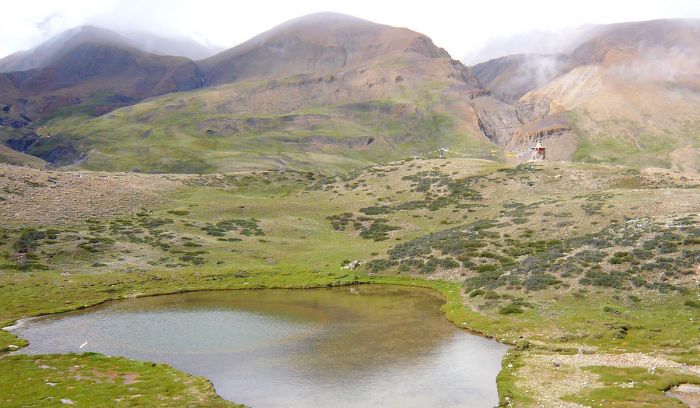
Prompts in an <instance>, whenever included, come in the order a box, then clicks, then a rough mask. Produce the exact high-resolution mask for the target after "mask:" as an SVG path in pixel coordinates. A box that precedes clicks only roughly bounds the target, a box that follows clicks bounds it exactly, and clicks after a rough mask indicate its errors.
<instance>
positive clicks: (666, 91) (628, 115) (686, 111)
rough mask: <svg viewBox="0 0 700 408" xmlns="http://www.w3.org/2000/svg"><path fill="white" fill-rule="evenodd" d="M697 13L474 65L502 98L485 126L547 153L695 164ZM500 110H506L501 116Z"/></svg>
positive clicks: (699, 122)
mask: <svg viewBox="0 0 700 408" xmlns="http://www.w3.org/2000/svg"><path fill="white" fill-rule="evenodd" d="M698 51H700V21H697V20H655V21H645V22H632V23H621V24H612V25H608V26H603V27H599V28H598V29H597V31H596V34H595V35H594V36H592V37H591V38H590V39H588V40H586V41H584V42H582V43H581V44H579V45H578V46H577V47H575V48H574V49H573V50H572V51H571V52H570V53H568V54H558V55H516V56H507V57H502V58H498V59H494V60H490V61H487V62H484V63H481V64H478V65H476V66H474V67H473V72H474V74H475V75H476V77H477V78H478V79H479V81H480V82H481V83H482V84H483V85H484V86H485V87H486V88H488V89H490V90H491V91H492V94H493V97H495V98H497V99H498V102H495V103H494V101H488V103H489V104H492V105H494V108H493V109H491V110H487V111H484V112H482V114H481V115H480V121H482V122H483V123H484V124H485V125H484V126H482V127H483V128H484V129H486V133H487V135H488V136H489V137H490V138H491V139H492V140H494V141H495V142H497V143H499V144H501V145H503V146H505V147H506V148H508V149H511V150H515V151H520V152H524V151H525V150H527V147H528V146H531V145H532V143H534V141H535V140H536V139H539V138H544V139H545V145H548V147H550V148H551V149H550V150H551V153H552V155H553V156H552V157H553V158H556V159H563V160H583V161H593V162H596V161H604V162H613V163H625V164H629V165H637V166H639V165H643V166H659V167H671V168H676V169H680V170H689V171H698V170H700V155H699V153H700V150H698V148H699V147H700V139H699V138H698V136H697V129H698V128H699V127H700V104H698V102H700V87H699V85H700V79H699V77H698V72H700V59H698V57H697V55H698ZM503 118H506V120H504V119H503Z"/></svg>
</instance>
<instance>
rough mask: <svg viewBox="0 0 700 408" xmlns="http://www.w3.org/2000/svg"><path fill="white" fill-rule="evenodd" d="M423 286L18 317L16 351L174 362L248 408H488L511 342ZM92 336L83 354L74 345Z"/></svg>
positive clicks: (179, 299)
mask: <svg viewBox="0 0 700 408" xmlns="http://www.w3.org/2000/svg"><path fill="white" fill-rule="evenodd" d="M442 303H443V300H442V298H441V297H440V296H439V295H437V294H436V293H435V292H433V291H430V290H427V289H417V288H407V287H396V286H384V285H377V286H357V287H342V288H329V289H310V290H249V291H240V290H238V291H210V292H192V293H184V294H177V295H166V296H156V297H148V298H139V299H131V300H124V301H115V302H110V303H106V304H103V305H101V306H96V307H93V308H89V309H85V310H81V311H77V312H70V313H64V314H60V315H54V316H46V317H40V318H34V319H27V320H24V321H22V322H21V323H20V324H19V326H18V327H17V328H16V329H15V330H14V332H15V333H16V334H17V335H19V336H20V337H23V338H26V339H28V340H29V341H30V346H29V347H27V348H26V349H24V350H22V352H23V353H32V354H38V353H42V354H43V353H66V352H85V351H94V352H99V353H104V354H109V355H121V356H127V357H131V358H134V359H139V360H150V361H156V362H161V363H167V364H170V365H172V366H174V367H176V368H178V369H180V370H182V371H185V372H188V373H191V374H196V375H201V376H204V377H206V378H208V379H209V380H211V381H212V383H213V384H214V386H215V387H216V391H217V392H218V393H219V394H220V395H221V396H223V397H224V398H227V399H229V400H232V401H235V402H239V403H244V404H247V405H250V406H252V407H261V408H264V407H330V406H333V407H493V406H495V405H497V403H498V395H497V392H496V375H497V374H498V371H499V370H500V367H501V359H502V358H503V355H504V353H505V351H506V346H504V345H502V344H499V343H496V342H494V341H491V340H487V339H484V338H481V337H478V336H474V335H471V334H469V333H467V332H465V331H463V330H460V329H458V328H457V327H455V326H453V325H452V324H451V323H449V322H448V321H447V319H445V317H444V315H443V314H442V312H440V306H441V305H442ZM85 341H87V345H85V346H84V347H83V348H82V349H80V348H79V347H80V345H81V344H83V343H84V342H85Z"/></svg>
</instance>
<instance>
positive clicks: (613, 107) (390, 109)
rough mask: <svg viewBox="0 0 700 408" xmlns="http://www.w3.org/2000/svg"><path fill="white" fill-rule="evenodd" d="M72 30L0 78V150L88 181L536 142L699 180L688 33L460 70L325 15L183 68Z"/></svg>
mask: <svg viewBox="0 0 700 408" xmlns="http://www.w3.org/2000/svg"><path fill="white" fill-rule="evenodd" d="M84 30H87V31H86V32H87V33H89V34H90V36H89V37H91V38H95V39H97V40H96V41H88V40H87V39H86V35H80V34H75V33H73V36H72V37H71V36H67V35H66V36H67V37H66V36H64V37H62V39H61V38H59V39H54V40H53V41H52V42H49V43H47V44H46V45H44V46H40V47H38V48H37V49H36V50H34V54H36V55H35V58H34V59H33V60H32V59H27V60H26V61H30V62H31V61H34V63H35V64H36V61H39V60H41V61H42V62H41V64H43V65H41V67H38V68H35V69H31V70H28V71H20V72H10V73H5V74H2V75H0V87H2V90H3V92H2V93H1V94H0V103H2V104H3V106H6V107H9V108H8V109H9V111H8V112H5V113H6V115H5V114H0V116H3V115H5V116H3V117H7V116H8V115H9V116H11V117H12V118H10V119H7V118H5V119H3V120H4V123H5V124H4V125H3V127H0V134H1V135H2V140H3V142H4V144H5V146H7V147H10V148H15V147H16V146H21V147H22V149H21V150H19V152H20V153H27V154H30V155H33V156H36V157H40V158H41V159H43V160H46V161H47V162H49V163H50V164H52V165H54V166H63V165H70V164H76V163H80V165H81V166H83V167H86V168H90V169H99V170H135V171H145V172H173V171H174V172H209V171H217V170H226V171H234V170H242V169H250V168H265V169H269V168H275V169H282V168H293V169H300V170H301V169H304V170H309V169H321V170H324V171H326V170H327V171H331V172H335V171H341V170H344V169H350V168H356V167H358V166H364V165H369V164H372V163H377V162H382V161H386V160H391V159H398V158H402V157H407V156H426V155H427V156H429V155H431V154H435V151H436V150H437V149H439V148H442V147H446V148H448V149H449V150H450V151H451V152H452V153H451V154H453V155H455V154H456V155H457V156H471V157H487V158H496V157H499V156H500V155H501V154H502V153H503V152H504V151H505V152H506V153H508V152H510V153H515V154H518V155H519V156H520V158H521V159H526V158H527V157H528V150H529V147H531V146H532V145H534V143H535V142H536V141H537V140H543V141H544V143H545V146H546V147H547V148H548V156H549V158H551V159H554V160H578V161H589V162H612V163H624V164H628V165H635V166H641V167H645V166H657V167H668V168H674V169H679V170H688V171H698V170H700V154H699V153H700V150H699V149H700V139H699V138H698V136H697V129H698V126H699V125H700V108H699V107H700V104H699V103H698V102H700V93H699V92H698V90H699V87H700V80H699V79H698V78H699V77H698V73H699V72H700V61H699V60H698V58H696V57H695V55H698V51H700V50H698V47H700V45H699V44H700V22H698V21H694V20H658V21H647V22H634V23H623V24H612V25H606V26H591V27H588V28H586V30H583V31H580V30H579V31H580V32H579V31H576V33H575V34H576V35H575V36H573V37H571V39H570V40H571V41H569V42H570V43H571V44H568V45H567V47H565V48H562V49H564V50H566V52H563V53H557V54H552V55H548V54H518V55H510V56H505V57H501V58H497V59H494V60H490V61H487V62H484V63H481V64H478V65H475V66H473V67H466V66H464V65H463V64H461V63H460V62H458V61H455V60H453V59H452V58H451V57H450V56H449V54H448V53H447V52H446V51H445V50H444V49H442V48H439V47H438V46H436V45H435V44H433V42H432V41H431V40H430V39H429V38H428V37H426V36H425V35H422V34H420V33H416V32H414V31H411V30H409V29H405V28H397V27H390V26H386V25H381V24H376V23H372V22H369V21H365V20H361V19H357V18H354V17H350V16H346V15H341V14H334V13H321V14H315V15H310V16H305V17H301V18H298V19H294V20H291V21H289V22H286V23H284V24H281V25H279V26H277V27H275V28H273V29H271V30H270V31H267V32H265V33H263V34H260V35H258V36H256V37H254V38H252V39H250V40H249V41H247V42H245V43H243V44H241V45H239V46H237V47H234V48H232V49H230V50H227V51H224V52H222V53H220V54H217V55H215V56H213V57H210V58H207V59H204V60H201V61H198V62H193V61H191V60H187V59H185V58H179V57H164V56H159V55H154V54H148V53H144V52H142V51H140V50H138V49H136V48H133V47H131V46H130V45H129V43H128V42H129V41H130V40H128V39H127V38H126V37H123V36H119V35H118V34H114V33H110V32H107V31H100V30H97V31H91V30H93V29H90V30H88V29H84ZM574 40H576V41H579V43H578V44H576V43H575V42H574ZM59 44H60V46H58V45H59ZM545 45H547V44H545ZM550 45H551V44H550ZM549 48H551V47H549ZM200 88H201V89H200ZM183 91H184V93H173V92H183ZM164 94H167V95H164ZM157 95H164V96H161V97H159V98H155V99H151V100H148V101H145V102H142V103H139V102H140V101H142V100H143V99H146V98H149V97H152V96H157ZM131 105H134V106H131ZM119 107H126V108H124V109H120V110H118V111H115V112H112V113H109V114H107V113H108V112H111V111H112V110H114V109H115V108H119ZM13 115H14V116H13ZM18 115H23V116H18ZM93 117H97V118H93ZM13 118H14V119H13ZM17 118H19V119H17ZM8 120H9V122H11V123H13V125H10V126H9V127H8V125H7V123H9V122H8ZM22 122H26V123H24V124H23V125H21V126H20V128H21V129H23V130H22V131H21V132H19V133H22V134H24V136H22V137H19V138H20V139H22V140H23V141H22V142H21V143H18V142H16V139H18V136H17V133H18V131H17V130H16V129H17V127H16V126H15V125H18V124H20V123H22ZM28 132H29V133H28ZM28 140H31V141H32V143H27V141H28ZM14 160H17V158H16V157H15V158H14Z"/></svg>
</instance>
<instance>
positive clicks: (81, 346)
mask: <svg viewBox="0 0 700 408" xmlns="http://www.w3.org/2000/svg"><path fill="white" fill-rule="evenodd" d="M87 343H88V342H87V340H85V343H83V344H81V345H80V348H81V349H82V348H83V347H85V346H87Z"/></svg>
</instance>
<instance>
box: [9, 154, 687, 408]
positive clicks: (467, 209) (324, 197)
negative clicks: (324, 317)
mask: <svg viewBox="0 0 700 408" xmlns="http://www.w3.org/2000/svg"><path fill="white" fill-rule="evenodd" d="M2 170H3V173H4V174H5V177H0V191H2V192H1V193H0V215H2V214H6V215H2V217H3V218H2V219H3V220H6V221H4V222H3V225H2V230H1V231H0V254H2V257H1V258H0V322H1V323H2V324H4V325H11V324H12V323H13V322H14V321H16V320H17V319H20V318H23V317H29V316H35V315H39V314H46V313H56V312H61V311H65V310H71V309H77V308H84V307H87V306H90V305H94V304H97V303H100V302H104V301H106V300H109V299H122V298H130V297H135V296H147V295H155V294H161V293H175V292H181V291H188V290H205V289H241V288H263V287H294V288H304V287H320V286H333V285H347V284H360V283H391V284H403V285H416V286H425V287H430V288H433V289H435V290H437V291H439V292H440V293H442V294H443V295H444V296H445V299H446V303H445V305H444V306H443V311H444V312H445V314H446V316H447V318H448V319H450V320H451V321H452V322H454V323H455V324H456V325H458V326H460V327H463V328H465V329H468V330H472V331H474V332H477V333H481V334H483V335H486V336H489V337H493V338H495V339H497V340H499V341H503V342H506V343H509V344H512V345H513V349H512V350H511V351H510V352H509V353H508V355H507V356H506V358H505V360H504V362H503V371H502V372H501V374H500V375H499V378H498V385H499V392H500V396H501V402H502V405H504V406H510V405H512V406H532V405H537V404H541V405H545V406H553V405H556V404H573V403H576V404H581V405H584V406H599V404H600V400H601V398H608V400H609V401H614V403H612V402H611V404H613V405H612V406H631V405H633V403H634V404H639V403H640V402H643V403H646V404H647V405H654V406H676V405H677V404H678V403H679V401H678V400H675V399H673V398H671V397H669V396H666V395H664V393H663V391H664V390H666V389H667V388H669V387H670V386H671V385H673V384H677V383H699V382H700V370H698V368H697V365H698V364H700V357H698V356H699V355H700V344H699V343H698V338H699V337H698V329H699V327H700V326H698V322H700V308H699V307H698V304H700V298H699V297H698V274H699V273H700V271H698V265H699V264H700V188H699V187H700V179H696V178H694V177H692V176H688V175H684V174H681V173H677V172H673V171H667V170H643V171H639V170H632V169H627V168H624V167H620V166H608V165H595V164H580V163H579V164H574V163H542V164H527V165H519V166H503V165H502V164H499V163H497V162H492V161H488V160H477V159H455V158H448V159H443V160H440V159H432V160H420V159H412V160H403V161H397V162H391V163H386V164H383V165H376V166H372V167H367V168H364V169H360V170H354V171H351V172H347V173H342V174H338V175H328V174H321V173H315V172H308V171H256V172H239V173H226V174H209V175H148V176H146V175H142V176H140V177H142V178H144V181H143V182H144V183H146V184H145V185H148V186H150V187H149V192H150V193H151V195H149V196H148V197H145V196H144V197H140V196H138V195H129V196H125V197H126V198H124V199H123V200H125V201H124V202H123V206H121V207H118V208H116V209H115V211H112V212H110V213H94V212H92V211H91V209H90V203H89V202H88V201H87V200H86V199H84V197H82V196H81V194H88V193H89V194H94V193H96V192H95V191H94V190H95V189H97V193H98V194H99V184H96V185H95V187H94V189H91V191H90V192H88V191H85V192H84V193H82V192H81V190H80V189H75V190H71V191H74V194H75V196H74V197H72V198H71V199H70V200H66V202H65V203H64V205H65V209H64V211H65V213H66V214H69V215H70V216H67V218H62V219H58V217H57V218H56V220H55V222H43V221H42V222H41V223H39V222H37V221H36V219H37V217H35V216H34V215H35V214H33V213H31V212H17V213H16V214H17V215H16V216H15V213H13V212H12V208H14V207H12V206H11V204H12V201H11V200H12V199H15V198H16V197H17V195H18V194H22V197H24V199H25V200H31V199H32V197H35V196H37V197H40V196H41V192H42V191H43V190H44V189H61V188H62V185H63V184H61V183H62V181H61V180H62V179H60V180H58V179H57V180H58V181H56V182H55V183H54V182H49V181H47V179H46V177H44V175H43V172H37V171H36V170H32V171H30V170H29V169H25V168H20V167H14V166H3V167H2ZM40 173H41V174H40ZM69 174H70V173H69ZM72 174H80V175H81V178H80V179H79V180H78V179H73V178H71V179H70V180H71V183H77V182H88V181H89V180H92V178H91V177H97V176H99V174H100V173H90V172H81V173H72ZM42 177H43V178H42ZM52 177H53V176H52ZM20 179H21V180H24V181H23V182H22V183H17V180H20ZM76 180H78V181H76ZM80 180H82V181H80ZM86 180H87V181H86ZM2 183H4V184H2ZM32 183H33V184H32ZM161 185H163V186H166V185H167V188H165V187H163V188H161V187H159V186H161ZM3 187H5V188H3ZM105 193H106V192H105ZM13 197H15V198H13ZM91 197H92V196H91ZM73 198H74V199H73ZM7 200H10V201H7ZM91 200H92V198H91ZM95 200H97V198H95ZM11 213H12V214H11ZM8 214H9V215H8ZM81 214H85V215H84V216H81ZM5 217H6V218H5ZM10 218H11V220H10ZM353 261H358V262H357V263H355V262H353ZM358 263H359V266H357V267H355V266H356V265H357V264H358ZM353 267H355V268H354V269H353ZM24 344H26V343H24V342H23V341H22V340H21V339H17V338H15V337H14V336H13V335H12V334H10V333H8V332H5V331H3V332H0V348H2V349H3V350H5V352H7V351H11V350H14V349H16V348H18V347H22V346H23V345H24ZM42 365H46V366H51V367H59V368H58V370H67V369H68V368H69V367H72V366H80V367H81V368H80V369H81V370H82V369H85V370H88V371H90V370H92V372H103V371H104V372H106V371H109V372H114V373H115V374H110V375H112V376H113V377H111V378H112V380H113V382H109V381H102V380H100V381H101V382H100V383H99V384H97V385H94V384H93V383H95V381H92V382H90V383H89V384H90V385H89V386H88V380H87V379H85V380H75V379H72V380H70V381H73V382H75V384H73V383H71V384H64V385H60V386H59V385H56V386H55V387H56V388H54V387H53V386H47V385H46V383H47V382H56V381H53V380H52V379H51V378H49V377H47V375H49V374H51V375H53V374H52V373H53V372H54V371H53V370H48V369H43V368H40V367H39V366H42ZM652 368H653V370H652ZM13 370H18V371H17V372H24V373H27V374H26V375H22V376H18V377H17V378H19V377H22V380H21V381H15V383H14V384H13V385H12V387H13V392H12V393H5V392H3V393H2V395H3V398H5V401H4V403H5V404H7V405H9V406H22V405H26V404H32V403H34V402H35V401H36V400H35V398H36V395H35V392H34V391H36V390H48V391H55V392H52V393H45V395H44V394H42V395H44V396H46V397H48V396H50V397H52V398H54V400H47V401H49V402H50V401H55V399H56V398H59V399H60V398H69V399H71V400H73V401H76V404H78V403H82V402H84V401H85V402H93V401H92V400H89V399H84V398H98V396H96V395H92V394H90V395H86V394H84V392H86V391H84V390H88V389H93V388H89V387H92V386H95V387H106V388H105V389H106V391H105V392H104V393H102V394H104V395H105V396H106V397H105V398H107V397H109V398H111V399H110V400H109V401H116V399H117V398H127V399H128V398H129V396H130V395H140V397H138V398H143V400H144V401H145V400H147V399H151V398H158V399H159V400H160V399H162V400H163V401H164V402H163V404H165V405H166V406H167V404H169V403H170V402H168V401H171V400H170V398H176V397H177V398H182V399H176V400H175V401H193V402H192V405H194V406H196V405H197V404H200V405H202V406H212V404H225V403H224V402H223V401H220V400H218V399H217V398H216V396H215V394H214V393H213V391H212V390H211V387H210V386H209V384H208V383H207V382H206V381H204V380H203V379H199V378H195V377H189V376H185V375H184V374H182V373H178V372H176V371H174V370H172V369H170V368H167V367H165V366H162V365H155V366H151V365H150V363H149V364H146V363H139V362H134V361H129V360H124V359H120V358H112V357H104V356H99V355H91V354H89V355H65V356H60V355H57V356H38V357H26V356H15V355H5V356H4V357H2V358H0V373H9V372H13ZM650 370H651V371H650ZM36 373H41V374H42V375H39V374H36ZM127 373H137V374H138V378H139V381H141V380H142V381H143V382H142V383H138V382H137V383H135V384H140V385H138V386H134V385H132V384H124V382H125V380H123V379H124V378H127V377H128V378H131V377H130V376H132V375H133V374H129V375H128V376H127ZM535 373H537V374H536V375H535ZM645 373H646V374H645ZM95 375H97V374H95ZM81 378H83V377H81ZM86 378H87V377H86ZM561 378H566V379H567V381H565V383H566V384H576V387H573V388H571V387H569V388H567V386H566V385H561V384H563V383H564V382H563V381H561ZM555 379H556V381H555ZM156 380H157V381H156ZM81 381H82V382H81ZM150 381H156V382H157V383H158V384H159V385H160V387H158V388H148V389H146V388H144V389H141V388H138V387H145V385H146V384H147V383H148V382H150ZM630 382H632V383H634V385H632V386H627V385H625V386H620V384H628V383H630ZM3 383H5V384H7V382H6V381H5V380H3ZM59 384H61V383H59ZM165 384H170V385H168V386H166V385H165ZM59 387H63V388H59ZM83 387H84V388H83ZM130 387H132V388H133V387H137V388H138V389H132V388H130ZM606 390H607V391H606ZM612 390H614V392H613V391H612ZM59 391H60V392H59ZM42 392H43V391H42ZM603 395H610V397H602V396H603ZM188 398H191V399H188ZM198 398H199V399H198ZM83 399H84V400H83ZM105 401H106V402H105ZM109 401H107V400H104V401H102V400H100V401H97V400H95V401H94V403H99V404H102V403H105V404H109V403H111V402H109ZM123 401H128V400H126V399H125V400H123ZM123 401H120V403H122V402H123ZM609 401H608V402H609ZM49 402H47V404H49ZM124 404H126V402H124ZM173 404H175V403H173ZM548 404H549V405H548ZM115 405H116V404H115ZM175 405H177V404H175ZM604 406H607V405H604Z"/></svg>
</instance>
